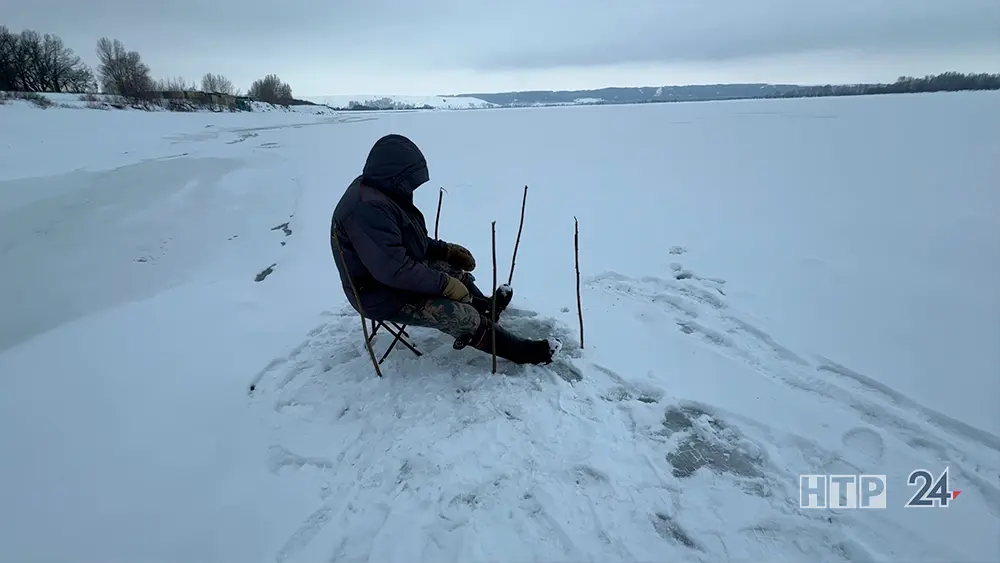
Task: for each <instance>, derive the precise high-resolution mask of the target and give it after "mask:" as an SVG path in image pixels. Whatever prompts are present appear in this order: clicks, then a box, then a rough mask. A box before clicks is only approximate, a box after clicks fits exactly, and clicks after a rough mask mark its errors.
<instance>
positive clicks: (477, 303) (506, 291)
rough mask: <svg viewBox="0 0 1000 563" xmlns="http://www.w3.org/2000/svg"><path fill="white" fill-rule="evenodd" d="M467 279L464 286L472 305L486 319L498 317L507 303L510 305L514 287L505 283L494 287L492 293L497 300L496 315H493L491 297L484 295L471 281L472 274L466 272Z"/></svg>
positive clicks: (473, 279)
mask: <svg viewBox="0 0 1000 563" xmlns="http://www.w3.org/2000/svg"><path fill="white" fill-rule="evenodd" d="M466 275H467V277H468V278H469V279H466V281H465V287H467V288H468V289H469V295H470V296H471V297H472V306H473V307H475V308H476V310H477V311H479V313H480V314H481V315H483V316H484V317H486V318H487V319H499V318H500V313H503V312H504V310H506V309H507V305H510V301H511V299H514V288H512V287H511V286H509V285H507V284H501V285H500V287H498V288H497V289H496V291H495V292H494V294H495V295H496V300H497V312H496V316H493V315H492V314H491V313H490V311H491V309H492V308H493V298H492V297H486V296H485V295H483V292H482V291H480V290H479V288H478V287H476V284H475V283H473V281H475V278H473V277H472V274H466Z"/></svg>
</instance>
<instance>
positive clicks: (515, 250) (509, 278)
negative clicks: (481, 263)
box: [494, 186, 528, 285]
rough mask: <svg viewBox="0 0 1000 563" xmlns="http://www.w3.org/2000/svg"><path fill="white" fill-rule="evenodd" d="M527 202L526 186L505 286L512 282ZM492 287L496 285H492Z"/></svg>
mask: <svg viewBox="0 0 1000 563" xmlns="http://www.w3.org/2000/svg"><path fill="white" fill-rule="evenodd" d="M527 202H528V186H524V197H522V198H521V224H520V225H518V226H517V239H516V240H514V256H512V257H511V259H510V275H509V276H507V285H510V283H511V282H512V281H514V263H515V262H517V247H518V245H519V244H521V229H523V228H524V205H525V204H526V203H527ZM494 285H496V284H495V283H494Z"/></svg>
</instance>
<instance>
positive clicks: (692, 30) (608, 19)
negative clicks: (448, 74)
mask: <svg viewBox="0 0 1000 563" xmlns="http://www.w3.org/2000/svg"><path fill="white" fill-rule="evenodd" d="M634 4H636V5H637V7H638V9H635V10H632V11H629V10H628V8H629V7H630V5H629V3H624V4H620V5H619V6H620V7H621V9H620V10H618V9H616V10H607V12H606V13H603V14H600V17H597V15H596V14H593V13H592V12H590V13H588V12H587V11H586V10H585V9H582V11H581V12H579V13H577V14H573V15H569V16H567V17H566V18H564V19H563V20H562V22H561V25H552V26H551V27H550V28H548V29H540V28H539V23H540V22H528V21H525V22H523V28H524V32H523V33H519V34H518V35H517V39H516V41H512V42H510V43H509V46H508V48H505V49H499V48H494V49H491V50H488V51H487V50H484V51H482V52H481V54H480V56H479V57H478V58H476V59H474V60H472V61H470V62H471V66H472V67H474V68H480V69H505V70H507V69H530V68H549V67H556V66H592V65H610V64H620V63H654V62H655V63H674V62H697V61H711V60H725V59H734V58H740V57H750V56H762V55H782V54H795V53H803V52H808V51H817V50H841V49H853V50H860V51H866V50H867V51H872V52H874V51H886V50H906V49H924V48H926V49H947V48H951V47H956V46H962V45H969V44H973V45H975V44H979V45H987V46H992V48H994V49H996V50H997V54H998V61H1000V2H997V1H996V0H953V1H948V0H944V1H927V0H878V1H874V2H864V1H836V2H834V1H829V0H760V1H757V2H739V1H722V0H716V1H703V2H666V1H664V2H658V3H656V5H655V6H653V5H649V4H648V3H645V2H635V3H634ZM581 8H582V7H581Z"/></svg>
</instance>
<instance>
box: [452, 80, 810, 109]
mask: <svg viewBox="0 0 1000 563" xmlns="http://www.w3.org/2000/svg"><path fill="white" fill-rule="evenodd" d="M799 88H801V86H799V85H796V84H699V85H690V86H646V87H638V88H601V89H599V90H558V91H551V90H533V91H528V92H500V93H492V94H489V93H487V94H483V93H476V94H454V96H455V97H460V98H476V99H480V100H485V101H487V102H491V103H494V104H497V105H499V106H508V107H512V106H547V105H579V104H638V103H651V102H694V101H701V100H730V99H736V98H765V97H776V96H780V95H782V94H784V93H785V92H790V91H793V90H797V89H799Z"/></svg>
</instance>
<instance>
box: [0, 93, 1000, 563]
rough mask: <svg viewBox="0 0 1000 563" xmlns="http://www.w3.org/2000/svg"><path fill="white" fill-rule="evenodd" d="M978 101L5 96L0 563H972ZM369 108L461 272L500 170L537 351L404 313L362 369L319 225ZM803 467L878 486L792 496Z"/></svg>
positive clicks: (998, 117) (989, 248) (992, 159)
mask: <svg viewBox="0 0 1000 563" xmlns="http://www.w3.org/2000/svg"><path fill="white" fill-rule="evenodd" d="M998 102H1000V95H998V94H997V93H995V92H987V93H954V94H933V95H912V96H873V97H857V98H822V99H800V100H759V101H736V102H715V103H697V104H663V105H640V106H597V107H569V108H544V109H523V110H497V111H488V112H433V113H430V112H412V113H394V112H393V113H375V114H372V113H366V114H365V115H364V116H358V115H356V114H351V112H346V113H344V114H334V115H312V114H309V113H308V112H269V113H234V114H225V113H223V114H214V113H191V114H173V113H167V112H154V113H147V112H141V111H97V110H84V109H67V108H60V107H56V108H50V109H47V110H41V109H36V108H34V107H32V106H31V105H30V104H28V103H26V102H12V103H9V104H6V105H2V106H0V260H2V263H3V264H4V271H3V275H2V276H0V299H2V307H0V310H2V315H3V323H2V325H0V378H2V385H3V391H2V392H0V452H2V455H0V546H2V552H3V559H4V560H10V561H25V562H31V561H73V562H78V563H86V562H103V561H233V562H241V563H242V562H249V561H278V562H300V561H309V562H311V561H378V562H393V561H399V562H413V561H434V562H437V561H462V562H476V561H567V562H569V561H665V560H670V561H703V562H710V561H711V562H714V561H747V562H750V561H754V562H756V561H795V562H804V561H940V562H946V561H996V560H997V559H998V556H1000V552H998V550H1000V547H998V539H997V538H998V533H1000V438H998V436H1000V409H998V408H997V406H998V402H1000V346H998V342H1000V296H998V293H997V291H996V288H998V287H1000V233H998V229H997V225H998V223H997V212H998V210H1000V205H998V204H1000V194H998V192H997V190H996V178H997V177H1000V137H998V136H997V135H996V131H998V130H1000V114H998V113H997V112H996V107H997V104H998ZM389 132H398V133H403V134H406V135H408V136H410V137H411V138H413V139H414V140H415V141H416V142H417V143H418V144H419V145H420V146H421V147H422V148H423V149H424V151H425V153H426V154H427V157H428V159H429V163H430V170H431V178H432V180H431V184H429V185H427V186H425V187H424V188H422V189H420V190H418V192H417V194H416V198H417V201H418V204H419V205H420V206H421V207H422V208H423V209H424V211H425V215H426V216H427V217H428V219H429V220H431V221H433V217H434V207H435V205H436V203H437V198H438V189H437V188H438V187H442V186H443V187H444V188H445V189H446V190H447V193H446V194H445V196H444V203H443V209H442V213H441V223H440V233H441V237H442V238H444V239H446V240H453V241H456V242H461V243H462V244H463V245H465V246H467V247H468V248H470V249H471V250H472V251H473V253H474V254H475V255H476V256H477V258H478V262H479V264H480V266H479V267H478V268H477V270H476V272H475V273H476V274H477V276H478V278H479V279H480V280H481V281H486V280H489V279H491V277H492V276H491V273H490V271H489V262H490V260H489V257H490V254H491V251H490V221H493V220H495V221H497V254H498V267H499V271H498V276H497V277H498V279H501V280H503V281H506V279H507V274H508V269H509V268H510V262H509V260H510V252H511V250H512V248H513V244H514V238H515V236H516V234H517V226H518V216H519V212H520V207H521V193H522V189H523V186H524V185H525V184H528V185H529V186H530V187H529V191H528V199H527V213H526V217H525V225H524V232H523V235H522V239H521V245H520V248H519V250H518V254H517V266H516V270H515V272H514V280H513V285H514V287H515V297H514V301H513V302H512V304H511V307H510V309H509V310H508V312H507V313H505V318H504V319H503V322H504V323H505V324H507V325H509V326H510V327H511V328H512V329H513V330H516V331H519V332H521V333H525V334H531V335H536V336H541V335H544V334H556V335H559V336H561V337H562V338H563V340H564V343H565V345H564V347H563V350H562V352H561V355H562V359H561V360H560V361H559V362H557V363H556V364H553V365H552V366H550V367H537V366H531V367H520V366H515V365H511V364H509V363H506V362H504V361H503V360H500V361H499V370H498V371H499V372H500V374H501V375H499V376H493V375H491V374H490V360H489V357H488V356H485V355H483V354H481V353H479V352H476V351H474V350H468V349H466V350H461V351H457V350H454V349H453V348H452V346H451V342H450V339H449V338H447V337H445V336H444V335H441V334H438V333H435V332H434V331H430V330H426V329H420V328H409V329H407V330H408V331H409V332H410V333H411V335H412V337H413V340H414V342H415V343H416V344H417V346H418V347H420V348H421V349H422V350H423V351H424V355H423V356H422V357H419V358H417V357H415V356H414V355H413V354H411V353H410V352H409V351H408V350H406V349H402V348H401V349H398V350H396V351H394V352H393V353H392V355H390V356H389V358H388V359H387V360H386V361H385V363H384V364H383V365H382V371H383V372H384V374H385V377H383V378H382V379H378V378H377V377H376V376H375V374H374V370H373V368H372V366H371V363H370V361H369V359H368V355H367V352H366V350H365V347H364V343H363V337H362V335H361V326H360V324H361V322H360V320H359V318H358V317H357V315H356V314H354V313H353V312H352V311H351V310H350V309H349V307H348V306H347V304H346V300H345V298H344V296H343V293H342V291H341V289H340V287H339V283H338V282H337V276H336V270H335V267H334V265H333V261H332V258H331V256H330V247H329V242H328V236H329V216H330V211H331V210H332V207H333V205H334V204H335V203H336V201H337V199H338V198H339V196H340V194H341V192H342V190H343V189H344V188H345V187H346V185H347V183H348V182H350V180H352V179H353V178H354V176H355V175H356V174H357V172H358V170H359V169H360V167H361V165H362V163H363V161H364V158H365V155H366V154H367V151H368V149H369V148H370V146H371V144H372V143H373V142H374V141H375V140H376V139H377V138H378V137H380V136H381V135H383V134H385V133H389ZM574 217H576V218H577V219H578V220H579V225H580V269H581V273H582V278H583V279H582V302H583V310H584V323H585V325H584V343H585V345H586V347H585V348H584V349H582V350H581V349H580V347H579V328H578V325H577V318H576V294H575V287H574V285H575V279H576V277H575V270H574V263H573V219H574ZM431 228H432V229H433V225H431ZM258 280H259V281H258ZM483 285H484V286H485V285H488V282H486V283H484V284H483ZM389 341H390V340H389V336H388V335H385V334H380V335H379V336H378V337H377V338H376V351H377V352H381V351H382V350H383V349H384V348H385V346H387V345H388V343H389ZM251 386H252V387H253V390H252V391H251V389H250V388H251ZM946 467H947V468H949V469H950V482H949V487H950V488H951V489H955V490H961V491H962V492H961V495H960V496H959V497H957V498H955V499H954V500H953V501H952V502H951V503H950V506H949V507H947V508H936V509H935V508H930V509H914V508H903V506H904V504H905V503H906V501H907V500H908V499H909V498H910V497H911V496H912V495H913V494H914V493H916V492H917V488H918V487H916V486H911V485H908V484H907V476H908V475H909V473H910V472H911V471H912V470H914V469H918V468H921V469H926V470H928V471H929V472H930V473H931V474H933V475H934V476H937V475H938V474H939V473H940V472H941V471H943V470H944V469H945V468H946ZM802 474H874V475H886V476H887V484H886V497H885V498H886V501H887V504H888V508H887V509H885V510H848V509H844V510H827V509H820V510H811V509H803V508H800V506H799V475H802Z"/></svg>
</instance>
